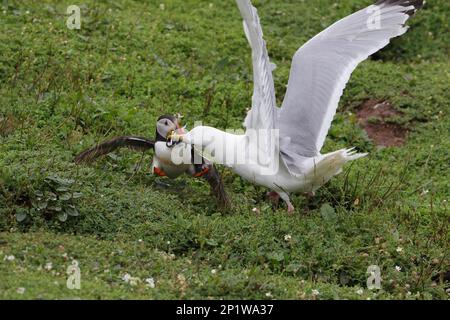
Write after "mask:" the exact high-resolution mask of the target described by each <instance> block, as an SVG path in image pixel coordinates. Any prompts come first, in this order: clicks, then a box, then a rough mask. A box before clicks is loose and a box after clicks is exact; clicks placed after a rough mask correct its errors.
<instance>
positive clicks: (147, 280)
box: [145, 277, 155, 289]
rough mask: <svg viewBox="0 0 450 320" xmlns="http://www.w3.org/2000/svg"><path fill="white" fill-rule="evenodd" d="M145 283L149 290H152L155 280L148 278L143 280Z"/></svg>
mask: <svg viewBox="0 0 450 320" xmlns="http://www.w3.org/2000/svg"><path fill="white" fill-rule="evenodd" d="M145 282H146V283H147V286H148V287H149V288H152V289H153V288H154V287H155V279H153V278H151V277H150V278H147V279H145Z"/></svg>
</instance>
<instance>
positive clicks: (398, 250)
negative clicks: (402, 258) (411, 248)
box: [395, 247, 403, 253]
mask: <svg viewBox="0 0 450 320" xmlns="http://www.w3.org/2000/svg"><path fill="white" fill-rule="evenodd" d="M395 251H397V252H398V253H400V252H403V248H402V247H397V249H395Z"/></svg>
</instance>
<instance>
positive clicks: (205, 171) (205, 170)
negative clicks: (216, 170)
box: [194, 167, 209, 178]
mask: <svg viewBox="0 0 450 320" xmlns="http://www.w3.org/2000/svg"><path fill="white" fill-rule="evenodd" d="M208 172H209V167H205V168H204V169H203V170H202V171H200V172H197V173H196V174H194V177H195V178H200V177H203V176H204V175H205V174H207V173H208Z"/></svg>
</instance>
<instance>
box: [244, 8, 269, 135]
mask: <svg viewBox="0 0 450 320" xmlns="http://www.w3.org/2000/svg"><path fill="white" fill-rule="evenodd" d="M236 3H237V5H238V7H239V11H240V12H241V15H242V18H243V19H244V21H243V24H244V31H245V35H246V37H247V40H248V42H249V44H250V47H251V49H252V65H253V97H252V108H251V110H250V111H249V112H248V114H247V117H246V118H245V122H244V125H245V127H246V128H247V130H248V129H273V128H275V120H276V112H277V108H276V100H275V88H274V84H273V78H272V70H273V69H274V65H273V64H272V63H271V62H270V60H269V54H268V53H267V48H266V42H265V41H264V38H263V32H262V28H261V25H260V22H259V16H258V12H257V10H256V8H255V7H253V6H252V4H251V2H250V0H236Z"/></svg>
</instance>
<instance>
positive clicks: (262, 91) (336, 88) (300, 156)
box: [169, 0, 423, 213]
mask: <svg viewBox="0 0 450 320" xmlns="http://www.w3.org/2000/svg"><path fill="white" fill-rule="evenodd" d="M236 2H237V4H238V7H239V10H240V13H241V15H242V17H243V20H244V21H243V24H244V31H245V35H246V37H247V40H248V42H249V44H250V47H251V49H252V63H253V82H254V89H253V97H252V108H251V110H250V111H249V113H248V114H247V117H246V119H245V122H244V126H245V128H246V132H245V134H243V135H242V134H241V135H239V134H232V133H230V132H224V131H220V130H218V129H215V128H211V127H207V126H199V127H196V128H194V129H193V130H191V131H190V132H189V133H186V134H178V133H177V132H175V131H174V132H172V133H171V134H170V135H169V138H170V139H172V140H174V141H183V142H185V143H188V144H193V145H195V146H196V147H197V148H199V149H202V151H205V152H207V153H208V154H209V155H210V157H211V159H212V160H214V161H215V162H218V163H221V164H224V165H226V166H228V167H230V168H231V170H232V171H234V172H235V173H237V174H239V175H240V176H242V177H243V178H245V179H246V180H249V181H250V182H252V183H255V184H258V185H261V186H265V187H267V188H269V189H271V190H272V193H271V195H272V196H276V197H281V198H282V199H283V200H284V201H285V202H286V204H287V206H288V212H290V213H291V212H293V211H294V207H293V205H292V203H291V202H290V199H289V194H290V193H292V192H305V193H308V192H309V193H313V192H314V191H316V190H317V189H318V188H319V187H320V186H322V185H323V184H324V183H326V182H327V181H328V180H330V179H331V178H332V177H333V176H335V175H336V174H338V173H340V172H341V171H342V167H343V166H344V165H345V164H346V163H347V162H349V161H351V160H356V159H358V158H361V157H364V156H366V154H361V153H356V151H355V150H354V149H353V148H352V149H342V150H338V151H335V152H331V153H328V154H321V153H320V150H321V149H322V146H323V144H324V141H325V137H326V135H327V133H328V130H329V128H330V126H331V122H332V120H333V117H334V115H335V113H336V109H337V106H338V102H339V100H340V97H341V95H342V92H343V90H344V88H345V85H346V83H347V82H348V80H349V78H350V75H351V73H352V72H353V70H354V69H355V68H356V66H357V65H358V64H359V63H360V62H362V61H364V60H365V59H367V58H368V57H369V56H370V55H371V54H373V53H375V52H377V51H378V50H380V49H381V48H383V47H385V46H386V45H387V44H388V43H389V41H390V39H391V38H394V37H397V36H400V35H402V34H403V33H405V32H406V31H407V29H408V27H407V26H405V23H406V21H407V20H408V19H409V18H410V17H411V16H412V15H413V14H414V13H415V11H416V10H417V9H419V8H421V7H422V6H423V1H422V0H379V1H378V2H376V3H375V4H373V5H371V6H369V7H367V8H365V9H362V10H361V11H358V12H356V13H354V14H352V15H350V16H347V17H345V18H344V19H342V20H339V21H338V22H336V23H334V24H333V25H331V26H330V27H328V28H327V29H325V30H324V31H322V32H321V33H319V34H318V35H316V36H315V37H313V38H312V39H311V40H309V41H308V42H306V43H305V44H304V45H303V46H302V47H300V49H298V51H297V52H296V53H295V55H294V57H293V60H292V65H291V71H290V77H289V82H288V85H287V91H286V95H285V98H284V101H283V103H282V106H281V108H278V107H277V105H276V99H275V89H274V83H273V78H272V71H273V70H274V67H275V66H274V64H272V63H271V62H270V60H269V55H268V52H267V49H266V44H265V41H264V39H263V32H262V28H261V26H260V22H259V17H258V13H257V10H256V9H255V8H254V7H253V6H252V4H251V2H250V1H249V0H236ZM230 150H231V151H233V150H234V151H233V152H230ZM236 150H237V151H236ZM231 153H232V159H230V157H229V155H230V154H231ZM236 155H238V156H239V159H237V158H238V157H236ZM233 157H234V158H233ZM238 160H239V161H238ZM242 160H245V161H242Z"/></svg>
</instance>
